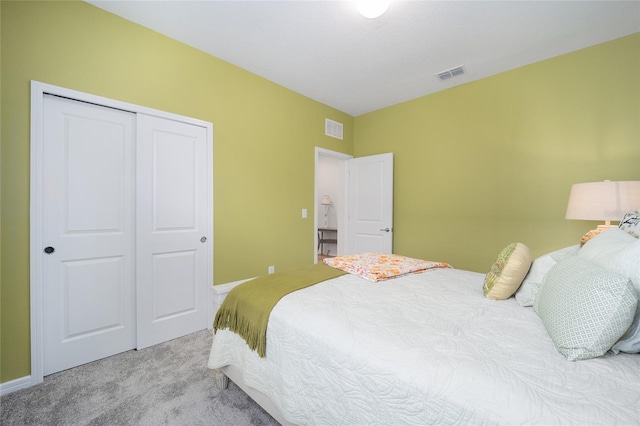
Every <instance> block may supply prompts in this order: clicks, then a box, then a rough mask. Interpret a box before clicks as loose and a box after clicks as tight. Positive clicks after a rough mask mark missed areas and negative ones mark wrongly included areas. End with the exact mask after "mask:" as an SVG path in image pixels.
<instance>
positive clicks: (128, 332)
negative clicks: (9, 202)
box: [39, 95, 136, 375]
mask: <svg viewBox="0 0 640 426" xmlns="http://www.w3.org/2000/svg"><path fill="white" fill-rule="evenodd" d="M135 119H136V116H135V114H132V113H129V112H124V111H120V110H117V109H112V108H106V107H101V106H97V105H93V104H89V103H84V102H78V101H73V100H70V99H65V98H60V97H56V96H51V95H45V96H44V120H43V121H44V122H43V126H44V148H43V150H44V159H43V169H42V182H43V188H42V194H43V227H42V229H43V235H42V241H43V243H44V244H43V246H42V247H39V250H41V252H40V253H41V254H40V255H41V256H42V267H43V274H42V275H43V301H44V303H43V318H44V321H43V345H44V357H43V358H44V360H43V361H44V363H43V364H44V365H43V370H44V374H45V375H47V374H51V373H54V372H57V371H61V370H64V369H67V368H70V367H74V366H76V365H80V364H84V363H86V362H90V361H94V360H96V359H100V358H104V357H107V356H110V355H113V354H116V353H119V352H123V351H126V350H129V349H132V348H134V347H135V338H136V334H135V333H136V330H135V305H134V302H135V281H134V280H135V267H134V264H133V260H134V252H133V248H134V238H135V230H134V218H135V216H134V170H135V167H134V164H133V160H134V158H135V157H134V141H135Z"/></svg>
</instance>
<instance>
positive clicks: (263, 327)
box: [213, 263, 346, 358]
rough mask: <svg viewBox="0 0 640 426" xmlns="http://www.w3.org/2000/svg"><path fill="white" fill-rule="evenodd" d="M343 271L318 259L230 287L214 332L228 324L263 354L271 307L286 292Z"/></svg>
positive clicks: (251, 346)
mask: <svg viewBox="0 0 640 426" xmlns="http://www.w3.org/2000/svg"><path fill="white" fill-rule="evenodd" d="M344 274H346V272H344V271H341V270H339V269H335V268H331V267H329V266H326V265H324V264H322V263H318V264H315V265H312V266H305V267H303V268H298V269H294V270H292V271H289V272H281V273H277V274H270V275H264V276H261V277H259V278H256V279H253V280H251V281H247V282H245V283H242V284H240V285H239V286H237V287H235V288H234V289H232V290H231V291H230V292H229V294H228V295H227V297H226V298H225V299H224V301H223V302H222V305H221V306H220V308H219V309H218V312H217V313H216V317H215V320H214V321H213V330H214V333H215V332H216V331H217V330H218V329H226V328H228V329H229V330H230V331H233V332H234V333H237V334H239V335H240V336H242V338H243V339H244V340H245V341H246V342H247V345H249V347H250V348H251V349H252V350H255V351H257V352H258V355H259V356H260V357H261V358H264V356H265V353H266V349H267V322H268V321H269V315H270V314H271V310H272V309H273V307H274V306H275V305H276V303H278V301H279V300H280V299H282V298H283V297H284V296H286V295H287V294H289V293H291V292H294V291H296V290H300V289H303V288H305V287H309V286H311V285H314V284H317V283H319V282H322V281H326V280H328V279H331V278H335V277H338V276H340V275H344Z"/></svg>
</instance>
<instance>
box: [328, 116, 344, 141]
mask: <svg viewBox="0 0 640 426" xmlns="http://www.w3.org/2000/svg"><path fill="white" fill-rule="evenodd" d="M324 134H325V135H327V136H331V137H332V138H336V139H342V123H338V122H337V121H333V120H329V119H328V118H325V119H324Z"/></svg>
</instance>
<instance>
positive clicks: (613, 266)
mask: <svg viewBox="0 0 640 426" xmlns="http://www.w3.org/2000/svg"><path fill="white" fill-rule="evenodd" d="M578 256H580V257H582V258H584V259H587V260H589V261H591V262H593V263H594V264H596V265H598V266H600V267H602V268H605V269H608V270H610V271H612V272H617V273H619V274H622V275H626V276H627V277H629V279H630V280H631V284H633V286H634V287H635V289H636V293H637V295H638V297H639V298H640V260H639V259H640V239H637V238H633V237H632V236H631V235H629V234H627V233H626V232H625V231H623V230H622V229H619V228H615V227H614V228H611V229H609V230H608V231H606V232H602V233H601V234H599V235H597V236H595V237H594V238H592V239H591V240H590V241H589V242H588V243H587V244H585V245H584V247H582V248H581V249H580V251H579V252H578ZM612 350H613V352H618V351H621V352H629V353H640V306H638V308H637V309H636V316H635V318H634V320H633V323H632V324H631V327H629V330H628V331H627V332H626V333H625V335H624V336H622V338H620V340H619V341H618V342H617V343H616V344H615V345H614V346H613V348H612Z"/></svg>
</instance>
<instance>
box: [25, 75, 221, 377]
mask: <svg viewBox="0 0 640 426" xmlns="http://www.w3.org/2000/svg"><path fill="white" fill-rule="evenodd" d="M45 94H49V95H55V96H62V97H66V98H69V99H73V100H77V101H81V102H88V103H92V104H96V105H101V106H105V107H109V108H115V109H120V110H123V111H128V112H132V113H134V114H138V113H143V114H146V115H151V116H155V117H160V118H164V119H169V120H175V121H181V122H184V123H188V124H193V125H196V126H200V127H204V128H206V129H207V142H208V143H207V214H208V217H210V218H211V220H210V221H209V222H208V224H207V225H208V229H207V235H209V236H210V238H209V241H208V244H206V247H205V250H207V254H206V256H207V261H208V265H207V281H206V284H207V287H206V288H205V289H203V291H204V292H205V294H207V297H208V303H207V309H208V315H207V325H206V327H207V328H209V329H210V328H211V324H212V323H213V308H212V301H213V299H212V291H211V288H212V286H213V124H212V123H210V122H206V121H202V120H198V119H195V118H190V117H185V116H181V115H177V114H173V113H169V112H165V111H159V110H156V109H152V108H147V107H143V106H140V105H135V104H130V103H127V102H122V101H117V100H114V99H109V98H105V97H102V96H97V95H92V94H89V93H84V92H79V91H76V90H72V89H67V88H63V87H58V86H54V85H51V84H47V83H42V82H39V81H35V80H32V81H31V141H30V144H31V159H30V178H31V180H30V197H29V231H30V237H29V246H30V247H29V260H30V266H29V275H30V276H29V288H30V319H31V374H30V376H29V379H28V382H29V383H23V384H24V386H21V387H28V386H33V385H36V384H38V383H42V382H43V380H44V362H43V361H44V341H43V274H42V261H41V260H42V252H41V249H42V247H44V245H43V243H44V242H43V240H42V230H43V226H44V224H43V217H42V216H43V215H42V209H43V202H42V197H43V194H42V185H43V183H44V181H43V173H42V168H43V163H44V152H43V147H44V134H43V125H44V123H43V118H44V95H45Z"/></svg>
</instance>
